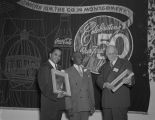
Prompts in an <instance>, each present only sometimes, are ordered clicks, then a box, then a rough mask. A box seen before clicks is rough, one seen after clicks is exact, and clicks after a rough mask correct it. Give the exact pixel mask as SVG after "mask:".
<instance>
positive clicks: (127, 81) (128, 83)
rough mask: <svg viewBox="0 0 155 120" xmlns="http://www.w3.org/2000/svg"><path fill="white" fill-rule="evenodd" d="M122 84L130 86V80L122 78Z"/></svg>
mask: <svg viewBox="0 0 155 120" xmlns="http://www.w3.org/2000/svg"><path fill="white" fill-rule="evenodd" d="M123 83H124V84H127V85H132V81H131V78H124V79H123Z"/></svg>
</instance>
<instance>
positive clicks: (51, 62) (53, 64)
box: [48, 59, 56, 69]
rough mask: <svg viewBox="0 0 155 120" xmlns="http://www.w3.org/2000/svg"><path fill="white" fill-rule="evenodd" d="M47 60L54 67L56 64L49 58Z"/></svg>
mask: <svg viewBox="0 0 155 120" xmlns="http://www.w3.org/2000/svg"><path fill="white" fill-rule="evenodd" d="M48 61H49V63H50V64H51V65H52V66H53V68H54V69H56V66H55V65H56V64H55V63H54V62H53V61H52V60H50V59H48Z"/></svg>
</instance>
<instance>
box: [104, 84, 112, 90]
mask: <svg viewBox="0 0 155 120" xmlns="http://www.w3.org/2000/svg"><path fill="white" fill-rule="evenodd" d="M103 88H108V89H110V90H111V89H113V88H114V86H113V85H111V84H110V83H109V82H105V83H104V84H103Z"/></svg>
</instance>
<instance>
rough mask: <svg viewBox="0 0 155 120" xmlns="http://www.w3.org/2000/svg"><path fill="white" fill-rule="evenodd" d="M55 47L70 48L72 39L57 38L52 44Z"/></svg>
mask: <svg viewBox="0 0 155 120" xmlns="http://www.w3.org/2000/svg"><path fill="white" fill-rule="evenodd" d="M54 44H55V45H59V46H61V45H63V46H65V45H66V46H71V45H72V39H71V38H65V39H60V38H57V39H56V40H55V42H54Z"/></svg>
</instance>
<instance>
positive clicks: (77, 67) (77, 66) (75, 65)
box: [73, 64, 82, 70]
mask: <svg viewBox="0 0 155 120" xmlns="http://www.w3.org/2000/svg"><path fill="white" fill-rule="evenodd" d="M73 66H74V67H75V68H76V69H77V70H79V66H80V69H81V70H82V65H77V64H73Z"/></svg>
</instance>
